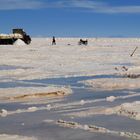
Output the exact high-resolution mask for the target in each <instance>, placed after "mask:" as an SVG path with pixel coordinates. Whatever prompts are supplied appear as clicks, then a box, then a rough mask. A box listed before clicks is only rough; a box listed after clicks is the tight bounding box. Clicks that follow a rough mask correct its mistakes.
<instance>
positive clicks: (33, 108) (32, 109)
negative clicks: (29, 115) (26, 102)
mask: <svg viewBox="0 0 140 140" xmlns="http://www.w3.org/2000/svg"><path fill="white" fill-rule="evenodd" d="M28 110H29V111H30V112H34V111H37V107H34V106H33V107H29V108H28Z"/></svg>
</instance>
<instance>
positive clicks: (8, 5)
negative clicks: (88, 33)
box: [0, 0, 140, 14]
mask: <svg viewBox="0 0 140 140" xmlns="http://www.w3.org/2000/svg"><path fill="white" fill-rule="evenodd" d="M41 8H77V9H79V8H80V9H83V10H84V11H86V10H87V11H90V12H95V13H106V14H117V13H139V14H140V5H132V6H127V5H126V6H121V5H120V6H112V5H110V4H109V3H107V2H101V1H100V2H99V1H97V0H0V10H17V9H41Z"/></svg>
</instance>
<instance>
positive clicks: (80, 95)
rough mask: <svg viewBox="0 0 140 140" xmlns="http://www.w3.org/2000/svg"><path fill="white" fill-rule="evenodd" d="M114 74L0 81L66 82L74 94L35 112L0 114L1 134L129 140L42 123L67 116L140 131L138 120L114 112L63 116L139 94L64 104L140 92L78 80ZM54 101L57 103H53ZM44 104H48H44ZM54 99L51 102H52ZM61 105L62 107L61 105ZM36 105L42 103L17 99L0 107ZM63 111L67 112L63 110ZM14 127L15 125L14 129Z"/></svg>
mask: <svg viewBox="0 0 140 140" xmlns="http://www.w3.org/2000/svg"><path fill="white" fill-rule="evenodd" d="M106 76H107V77H108V78H109V77H111V78H112V77H113V76H108V75H104V76H103V75H102V76H91V77H88V76H86V77H74V78H72V77H70V78H53V79H41V80H30V81H23V82H25V83H20V82H21V81H20V82H19V83H18V81H17V83H15V82H8V84H7V83H2V84H0V87H1V88H7V87H28V86H38V87H40V86H41V85H42V86H45V85H46V86H47V85H48V84H53V85H65V86H72V90H73V94H71V95H69V96H68V97H65V98H64V99H63V100H62V101H61V102H58V103H57V105H59V104H62V107H60V108H56V109H52V110H50V111H49V110H39V111H36V112H28V113H19V114H13V115H10V116H7V117H5V118H0V134H2V133H6V134H18V135H25V136H35V137H37V138H38V139H39V140H62V139H68V140H75V139H76V140H78V139H79V140H81V139H82V140H84V139H87V140H93V139H97V140H108V139H109V140H129V138H125V137H117V136H111V135H107V134H100V133H99V134H98V133H91V132H87V131H84V130H80V129H76V130H73V129H71V128H63V127H60V126H58V125H56V124H51V123H44V122H43V121H44V120H46V119H48V120H51V119H52V120H56V121H57V120H59V119H63V120H67V121H76V122H79V123H82V124H93V125H97V126H102V127H105V128H108V129H111V130H117V131H128V132H136V133H138V134H140V122H139V121H135V120H132V119H129V118H127V117H123V116H117V115H109V116H106V115H94V116H90V117H89V116H87V117H83V118H79V117H74V118H71V117H70V116H66V115H65V114H66V113H70V112H78V110H75V109H84V108H86V109H88V108H90V107H98V106H99V107H102V106H103V107H112V106H116V105H119V104H122V103H124V102H133V101H136V100H140V96H138V97H132V98H128V99H121V100H116V101H114V102H113V103H110V102H106V101H101V102H95V103H89V104H85V105H77V106H75V105H72V104H71V105H69V106H68V107H70V108H68V109H67V108H65V104H67V103H73V102H78V103H80V102H81V100H84V101H86V100H96V99H104V98H106V97H108V96H111V95H113V96H125V95H128V94H129V93H131V92H132V91H133V92H139V91H140V90H139V89H136V90H125V91H124V90H118V91H93V90H91V89H90V88H89V87H86V86H84V85H83V84H79V83H78V81H81V80H87V79H93V78H105V77H106ZM55 104H56V103H55ZM46 105H47V104H46ZM53 105H54V103H53V102H52V103H51V106H53ZM63 105H64V108H63ZM31 106H35V107H41V106H45V105H44V104H39V105H26V104H24V105H23V104H20V103H7V104H0V108H4V109H6V110H8V111H10V110H12V111H13V110H17V109H27V108H28V107H31ZM65 111H66V112H65ZM13 128H14V129H13Z"/></svg>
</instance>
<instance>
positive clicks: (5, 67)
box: [0, 65, 28, 70]
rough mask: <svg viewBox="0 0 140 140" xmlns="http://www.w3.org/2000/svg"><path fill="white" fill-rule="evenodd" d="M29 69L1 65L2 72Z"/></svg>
mask: <svg viewBox="0 0 140 140" xmlns="http://www.w3.org/2000/svg"><path fill="white" fill-rule="evenodd" d="M21 68H22V69H28V67H21V66H11V65H0V70H15V69H21Z"/></svg>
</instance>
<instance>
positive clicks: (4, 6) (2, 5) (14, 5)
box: [0, 0, 44, 10]
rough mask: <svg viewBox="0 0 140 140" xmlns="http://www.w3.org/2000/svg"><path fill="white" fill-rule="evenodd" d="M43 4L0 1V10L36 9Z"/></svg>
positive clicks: (29, 0) (33, 0)
mask: <svg viewBox="0 0 140 140" xmlns="http://www.w3.org/2000/svg"><path fill="white" fill-rule="evenodd" d="M43 7H44V3H43V2H41V1H39V0H0V10H16V9H38V8H43Z"/></svg>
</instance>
